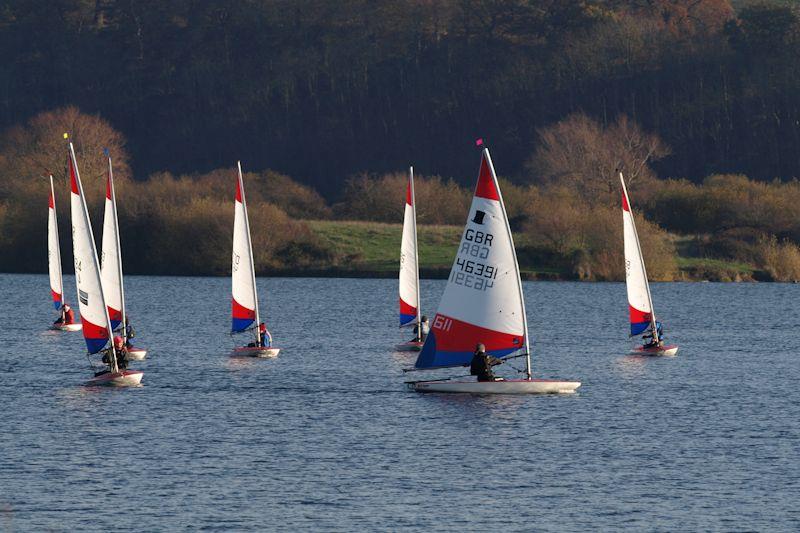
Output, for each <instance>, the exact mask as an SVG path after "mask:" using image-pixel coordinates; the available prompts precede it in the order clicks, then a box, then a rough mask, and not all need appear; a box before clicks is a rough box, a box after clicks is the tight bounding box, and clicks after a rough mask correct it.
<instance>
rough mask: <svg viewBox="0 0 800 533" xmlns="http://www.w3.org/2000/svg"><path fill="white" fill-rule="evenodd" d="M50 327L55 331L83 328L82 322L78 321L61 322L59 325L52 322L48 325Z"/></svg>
mask: <svg viewBox="0 0 800 533" xmlns="http://www.w3.org/2000/svg"><path fill="white" fill-rule="evenodd" d="M50 329H54V330H56V331H80V330H82V329H83V324H80V323H78V324H61V325H56V324H53V325H52V326H50Z"/></svg>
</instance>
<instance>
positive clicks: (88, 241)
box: [69, 143, 116, 370]
mask: <svg viewBox="0 0 800 533" xmlns="http://www.w3.org/2000/svg"><path fill="white" fill-rule="evenodd" d="M69 151H70V154H69V175H70V187H71V191H72V193H71V194H70V208H71V209H70V211H71V215H72V249H73V253H74V255H75V282H76V285H77V289H78V305H79V308H80V312H81V321H82V322H83V337H84V339H85V340H86V346H87V348H88V349H89V353H97V352H99V351H100V350H102V349H103V348H104V347H105V345H106V344H107V343H108V341H109V338H110V337H109V333H110V331H109V330H110V324H109V319H108V313H107V311H106V302H105V299H104V297H103V288H102V282H101V281H100V268H99V265H98V260H97V249H96V248H95V244H94V236H93V235H92V224H91V221H90V220H89V213H88V211H87V209H86V200H85V197H84V194H83V186H82V185H81V179H80V174H79V173H78V167H77V164H76V162H75V152H74V150H73V148H72V143H70V145H69ZM113 366H114V368H113V370H116V368H115V365H113Z"/></svg>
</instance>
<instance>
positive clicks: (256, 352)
mask: <svg viewBox="0 0 800 533" xmlns="http://www.w3.org/2000/svg"><path fill="white" fill-rule="evenodd" d="M280 351H281V349H280V348H261V347H253V346H241V347H239V348H234V349H233V352H231V355H232V356H234V357H260V358H264V359H271V358H274V357H278V354H279V353H280Z"/></svg>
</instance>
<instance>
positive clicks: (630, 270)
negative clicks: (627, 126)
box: [619, 172, 657, 336]
mask: <svg viewBox="0 0 800 533" xmlns="http://www.w3.org/2000/svg"><path fill="white" fill-rule="evenodd" d="M619 179H620V183H621V184H622V224H623V238H624V245H625V287H626V289H627V293H628V314H629V316H630V325H631V335H632V336H633V335H640V334H642V333H644V332H645V331H647V330H648V329H651V330H654V329H657V328H656V319H655V312H654V310H653V300H652V297H651V295H650V284H649V282H648V280H647V269H646V268H645V264H644V257H643V255H642V248H641V244H640V242H639V235H638V232H637V231H636V222H635V221H634V219H633V212H632V211H631V207H630V205H631V203H630V198H629V197H628V189H627V187H626V186H625V179H624V178H623V176H622V172H620V173H619ZM656 335H657V333H656Z"/></svg>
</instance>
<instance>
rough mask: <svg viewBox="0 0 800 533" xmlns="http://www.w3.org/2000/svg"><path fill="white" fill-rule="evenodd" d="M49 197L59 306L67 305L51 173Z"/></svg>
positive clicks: (54, 192)
mask: <svg viewBox="0 0 800 533" xmlns="http://www.w3.org/2000/svg"><path fill="white" fill-rule="evenodd" d="M50 197H51V198H52V199H53V222H55V228H53V229H55V231H54V232H53V233H55V237H56V257H55V261H56V265H58V285H59V286H60V287H61V307H62V308H63V307H64V306H65V305H67V298H66V294H64V293H65V292H66V291H65V290H64V273H63V272H61V241H60V240H59V238H58V213H57V212H56V191H55V188H54V187H53V175H52V174H50Z"/></svg>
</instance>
